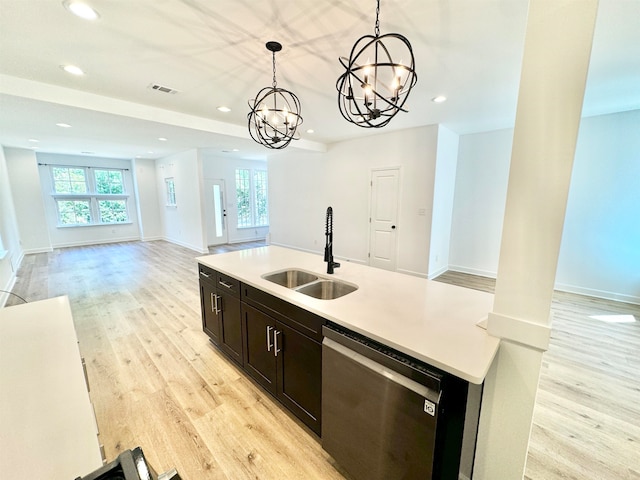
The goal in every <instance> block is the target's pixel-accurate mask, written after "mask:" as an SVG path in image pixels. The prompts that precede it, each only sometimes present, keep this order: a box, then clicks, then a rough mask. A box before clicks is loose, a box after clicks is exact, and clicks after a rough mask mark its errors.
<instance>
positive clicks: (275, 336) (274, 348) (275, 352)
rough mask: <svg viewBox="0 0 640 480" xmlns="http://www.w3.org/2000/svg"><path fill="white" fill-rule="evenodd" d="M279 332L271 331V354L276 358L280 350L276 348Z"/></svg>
mask: <svg viewBox="0 0 640 480" xmlns="http://www.w3.org/2000/svg"><path fill="white" fill-rule="evenodd" d="M280 333H281V332H280V331H279V330H274V331H273V354H274V355H275V356H276V357H277V356H278V353H279V352H280V349H279V348H278V335H280Z"/></svg>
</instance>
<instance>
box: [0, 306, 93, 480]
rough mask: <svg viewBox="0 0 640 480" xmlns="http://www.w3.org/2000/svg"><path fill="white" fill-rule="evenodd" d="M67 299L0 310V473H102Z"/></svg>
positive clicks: (59, 477) (63, 478)
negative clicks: (94, 471)
mask: <svg viewBox="0 0 640 480" xmlns="http://www.w3.org/2000/svg"><path fill="white" fill-rule="evenodd" d="M87 388H88V386H87V383H86V375H85V372H84V371H83V365H82V362H81V356H80V350H79V348H78V340H77V337H76V332H75V329H74V324H73V318H72V315H71V308H70V305H69V299H68V297H66V296H64V297H56V298H50V299H47V300H40V301H37V302H31V303H26V304H23V305H16V306H13V307H6V308H2V309H0V450H1V451H2V453H1V454H0V472H2V474H1V476H2V478H7V479H50V480H70V479H73V478H76V477H78V476H83V475H86V474H88V473H89V472H91V471H93V470H95V469H96V468H99V467H100V466H102V463H103V461H102V454H101V450H100V446H99V443H98V437H97V434H98V429H97V424H96V420H95V416H94V412H93V407H92V405H91V400H90V398H89V392H88V390H87Z"/></svg>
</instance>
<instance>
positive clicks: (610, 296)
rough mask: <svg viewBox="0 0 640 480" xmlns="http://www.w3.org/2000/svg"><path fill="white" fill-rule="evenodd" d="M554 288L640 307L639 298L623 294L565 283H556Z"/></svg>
mask: <svg viewBox="0 0 640 480" xmlns="http://www.w3.org/2000/svg"><path fill="white" fill-rule="evenodd" d="M554 288H555V289H556V290H559V291H561V292H567V293H576V294H578V295H586V296H587V297H596V298H602V299H605V300H613V301H616V302H624V303H633V304H635V305H640V297H639V296H637V295H627V294H624V293H616V292H608V291H606V290H596V289H593V288H586V287H578V286H576V285H568V284H566V283H556V285H555V287H554Z"/></svg>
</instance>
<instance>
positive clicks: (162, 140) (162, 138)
mask: <svg viewBox="0 0 640 480" xmlns="http://www.w3.org/2000/svg"><path fill="white" fill-rule="evenodd" d="M158 140H160V141H161V142H166V141H167V139H166V138H164V137H158Z"/></svg>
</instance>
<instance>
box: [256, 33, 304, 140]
mask: <svg viewBox="0 0 640 480" xmlns="http://www.w3.org/2000/svg"><path fill="white" fill-rule="evenodd" d="M266 47H267V50H269V51H270V52H271V53H272V56H273V83H272V85H271V87H265V88H263V89H262V90H260V91H259V92H258V94H257V95H256V98H255V99H251V100H249V107H250V108H251V111H250V112H249V115H248V116H247V117H248V119H249V134H250V135H251V138H253V139H254V140H255V141H256V142H258V143H261V144H262V145H264V146H265V147H267V148H273V149H280V148H285V147H286V146H287V145H289V143H291V140H298V139H299V138H300V137H299V136H297V135H296V129H297V128H298V126H299V125H300V124H301V123H302V117H301V116H300V100H298V97H296V95H295V94H294V93H292V92H290V91H289V90H285V89H284V88H278V86H277V84H276V52H279V51H280V50H282V45H280V44H279V43H278V42H267V44H266Z"/></svg>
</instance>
